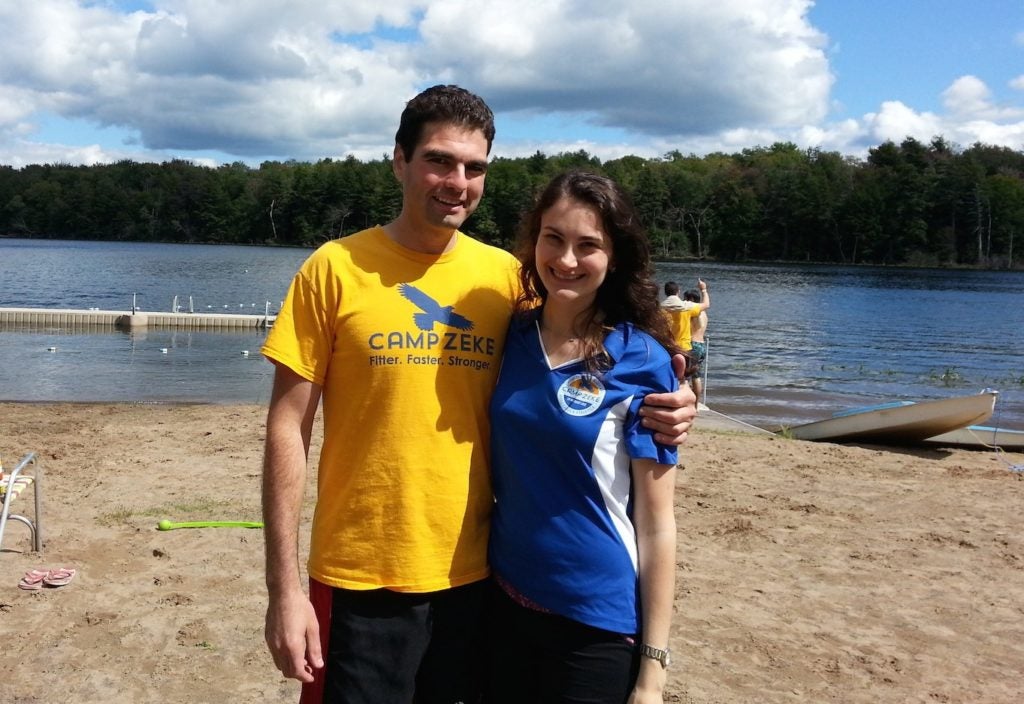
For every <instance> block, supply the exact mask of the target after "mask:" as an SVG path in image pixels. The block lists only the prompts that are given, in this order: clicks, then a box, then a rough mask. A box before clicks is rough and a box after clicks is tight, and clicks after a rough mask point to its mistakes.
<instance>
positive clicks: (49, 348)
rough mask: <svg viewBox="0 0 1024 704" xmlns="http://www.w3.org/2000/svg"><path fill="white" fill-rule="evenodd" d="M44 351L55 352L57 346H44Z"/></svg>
mask: <svg viewBox="0 0 1024 704" xmlns="http://www.w3.org/2000/svg"><path fill="white" fill-rule="evenodd" d="M46 351H47V352H56V351H57V348H56V347H47V348H46Z"/></svg>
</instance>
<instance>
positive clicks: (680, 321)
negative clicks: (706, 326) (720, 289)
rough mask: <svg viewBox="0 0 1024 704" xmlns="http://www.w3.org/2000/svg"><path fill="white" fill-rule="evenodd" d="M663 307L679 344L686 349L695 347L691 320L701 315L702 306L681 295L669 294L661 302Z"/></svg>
mask: <svg viewBox="0 0 1024 704" xmlns="http://www.w3.org/2000/svg"><path fill="white" fill-rule="evenodd" d="M661 309H662V310H663V311H664V312H665V315H666V316H667V317H668V321H669V327H670V328H671V330H672V335H673V337H675V339H676V342H677V343H678V344H679V346H680V347H682V348H683V349H684V350H686V351H689V350H691V349H693V343H692V339H691V335H690V321H691V320H692V319H693V318H696V317H697V316H698V315H700V312H701V310H702V309H701V307H700V306H699V305H697V304H695V303H693V302H692V301H684V300H682V299H681V298H679V296H669V297H668V298H666V299H665V300H664V301H662V302H661Z"/></svg>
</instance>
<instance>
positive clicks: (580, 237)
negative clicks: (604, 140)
mask: <svg viewBox="0 0 1024 704" xmlns="http://www.w3.org/2000/svg"><path fill="white" fill-rule="evenodd" d="M612 254H613V253H612V241H611V238H610V237H609V236H608V234H607V233H606V232H605V230H604V225H603V224H602V222H601V215H600V213H599V212H598V210H597V209H596V208H595V207H593V206H591V205H588V204H586V203H581V202H580V201H577V200H574V199H573V198H569V197H563V198H560V199H559V200H558V201H556V202H555V204H554V205H552V206H551V207H550V208H548V209H547V210H546V211H544V213H543V214H542V215H541V223H540V233H539V234H538V236H537V243H536V244H535V245H534V256H535V257H536V266H537V274H538V275H539V276H540V280H541V283H543V284H544V288H545V289H547V292H548V302H549V303H551V302H554V301H558V302H560V303H568V304H571V305H572V307H573V308H574V309H576V310H584V309H585V308H587V307H589V306H591V305H593V303H594V299H595V298H596V297H597V290H598V288H600V286H601V284H602V283H603V282H604V279H605V276H607V275H608V268H609V266H610V265H611V260H612Z"/></svg>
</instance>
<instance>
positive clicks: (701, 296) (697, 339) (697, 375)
mask: <svg viewBox="0 0 1024 704" xmlns="http://www.w3.org/2000/svg"><path fill="white" fill-rule="evenodd" d="M697 281H698V286H699V287H700V292H699V293H698V292H697V291H694V290H689V291H687V292H686V293H684V294H683V300H685V301H688V302H690V303H693V304H699V303H700V302H701V300H707V301H708V305H709V306H710V300H711V299H709V298H707V293H708V285H707V284H706V283H704V282H703V281H701V280H700V279H698V280H697ZM707 329H708V314H707V308H702V309H701V311H700V315H698V316H697V317H696V318H691V319H690V344H691V346H692V351H693V355H692V356H691V357H690V364H688V365H687V369H686V373H687V375H688V376H689V377H690V386H691V388H693V393H694V395H696V396H697V400H698V401H700V402H703V400H704V381H703V379H702V377H701V374H702V373H703V367H704V362H705V360H706V359H707V358H708V345H707V342H706V341H705V339H704V335H705V334H706V333H707Z"/></svg>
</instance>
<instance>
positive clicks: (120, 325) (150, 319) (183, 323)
mask: <svg viewBox="0 0 1024 704" xmlns="http://www.w3.org/2000/svg"><path fill="white" fill-rule="evenodd" d="M275 317H276V316H273V315H236V314H232V313H161V312H156V311H138V310H137V311H135V312H134V313H133V312H132V311H114V310H95V309H89V310H71V309H57V308H0V330H11V329H19V330H39V329H44V328H90V329H91V328H117V329H121V330H134V329H142V328H177V329H182V330H218V329H219V330H229V329H242V328H267V327H270V326H271V325H273V324H274V318H275Z"/></svg>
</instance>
